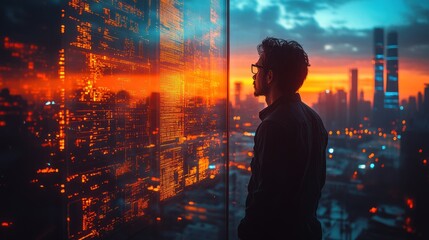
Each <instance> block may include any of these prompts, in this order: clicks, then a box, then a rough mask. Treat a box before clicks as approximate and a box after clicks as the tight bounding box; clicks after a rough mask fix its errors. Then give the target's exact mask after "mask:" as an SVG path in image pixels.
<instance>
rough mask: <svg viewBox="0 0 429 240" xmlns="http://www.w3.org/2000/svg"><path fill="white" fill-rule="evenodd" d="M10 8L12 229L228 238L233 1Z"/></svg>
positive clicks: (11, 233)
mask: <svg viewBox="0 0 429 240" xmlns="http://www.w3.org/2000/svg"><path fill="white" fill-rule="evenodd" d="M1 5H2V10H3V11H4V12H5V13H7V14H3V15H4V16H3V18H2V22H4V23H6V24H2V27H1V30H2V31H1V41H2V42H1V46H0V51H1V55H0V59H1V63H0V88H1V89H2V90H1V93H0V133H1V135H0V136H1V137H0V141H1V144H0V145H1V147H0V157H1V163H0V164H1V168H0V174H1V178H0V181H1V182H0V191H1V196H2V198H1V200H0V201H1V204H0V222H1V224H2V226H1V229H0V230H1V231H0V236H2V237H1V238H3V236H5V237H6V238H7V239H35V238H54V239H63V238H66V239H92V238H104V239H142V238H144V239H223V238H224V236H225V235H226V218H227V212H226V205H225V203H226V182H225V179H226V178H225V174H226V169H225V166H226V162H227V140H228V139H227V129H226V126H227V125H226V119H227V109H226V107H227V51H226V48H227V42H226V40H227V32H226V23H227V22H226V16H227V12H226V1H222V0H219V1H218V0H203V1H201V0H198V1H197V0H193V1H188V0H187V1H183V0H180V1H179V0H177V1H174V0H170V1H167V0H159V1H140V0H123V1H107V0H68V1H54V0H46V1H14V2H12V1H7V2H3V3H2V4H1ZM3 20H4V21H3Z"/></svg>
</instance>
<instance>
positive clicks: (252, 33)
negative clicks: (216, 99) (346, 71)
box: [231, 0, 429, 63]
mask: <svg viewBox="0 0 429 240" xmlns="http://www.w3.org/2000/svg"><path fill="white" fill-rule="evenodd" d="M345 2H349V1H340V0H338V1H317V3H314V1H313V2H312V1H286V2H285V3H282V4H283V6H284V9H285V10H286V16H285V17H284V18H285V20H286V21H287V22H288V23H290V26H292V27H290V29H286V28H285V27H284V26H282V25H280V24H279V23H278V20H279V19H280V17H281V15H282V13H281V9H280V7H279V6H277V5H274V6H271V7H266V8H264V9H263V10H262V11H261V12H260V13H258V12H257V11H256V7H254V8H251V7H250V6H252V5H253V6H257V5H256V4H248V5H246V7H243V8H242V9H241V10H240V9H236V8H235V9H234V8H232V9H233V10H231V50H232V53H241V52H243V51H255V52H256V50H255V46H256V45H257V44H258V43H259V42H260V41H261V40H262V39H263V38H264V37H266V36H274V37H280V38H286V39H294V40H297V41H298V42H300V43H301V44H302V45H303V46H304V48H305V49H306V51H307V52H309V55H310V56H311V54H316V55H318V56H326V57H336V56H347V57H349V58H356V59H365V58H367V59H370V58H371V57H372V54H373V53H372V51H373V50H372V41H373V39H372V38H373V29H372V28H368V29H363V30H356V29H349V28H346V27H342V28H335V29H334V28H322V27H320V26H319V24H318V23H317V21H316V20H315V18H314V14H315V13H316V11H317V10H319V9H324V8H335V7H338V6H340V5H341V4H344V3H345ZM253 3H255V2H253ZM412 4H414V5H412ZM410 6H411V9H413V10H414V11H413V13H412V14H410V15H407V18H408V19H409V22H410V23H411V24H410V25H406V26H389V25H387V26H386V27H385V33H386V34H387V32H388V31H392V30H394V31H397V32H398V35H399V36H398V38H399V53H400V56H401V57H406V58H414V59H419V60H421V61H424V62H428V63H429V7H425V6H423V7H422V6H421V5H420V3H419V2H417V3H410ZM343 26H344V25H343ZM381 27H383V26H381Z"/></svg>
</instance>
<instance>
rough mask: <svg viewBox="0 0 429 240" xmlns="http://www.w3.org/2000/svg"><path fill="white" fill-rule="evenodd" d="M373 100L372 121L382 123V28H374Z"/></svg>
mask: <svg viewBox="0 0 429 240" xmlns="http://www.w3.org/2000/svg"><path fill="white" fill-rule="evenodd" d="M373 63H374V102H373V104H374V105H373V123H374V124H375V125H380V124H382V123H383V118H384V116H383V111H384V78H383V75H384V30H383V29H382V28H375V29H374V58H373Z"/></svg>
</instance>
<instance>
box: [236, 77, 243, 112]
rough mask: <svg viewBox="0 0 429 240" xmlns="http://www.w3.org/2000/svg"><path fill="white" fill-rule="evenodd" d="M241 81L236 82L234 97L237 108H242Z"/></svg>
mask: <svg viewBox="0 0 429 240" xmlns="http://www.w3.org/2000/svg"><path fill="white" fill-rule="evenodd" d="M241 85H242V83H241V82H236V83H235V92H234V99H235V109H240V105H241V101H240V95H241Z"/></svg>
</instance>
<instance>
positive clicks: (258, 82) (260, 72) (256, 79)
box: [253, 53, 268, 97]
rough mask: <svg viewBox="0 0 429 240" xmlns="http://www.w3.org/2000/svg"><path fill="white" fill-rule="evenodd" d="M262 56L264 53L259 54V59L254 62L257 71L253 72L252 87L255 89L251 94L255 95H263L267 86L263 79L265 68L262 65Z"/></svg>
mask: <svg viewBox="0 0 429 240" xmlns="http://www.w3.org/2000/svg"><path fill="white" fill-rule="evenodd" d="M263 58H264V53H262V54H261V55H260V56H259V60H258V61H257V62H256V63H255V65H256V66H257V67H256V68H257V73H256V74H255V73H254V74H253V88H254V90H255V91H254V93H253V95H255V97H258V96H265V94H266V91H267V87H268V86H267V82H266V79H265V76H266V71H267V69H265V68H264V66H263V61H262V60H263Z"/></svg>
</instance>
